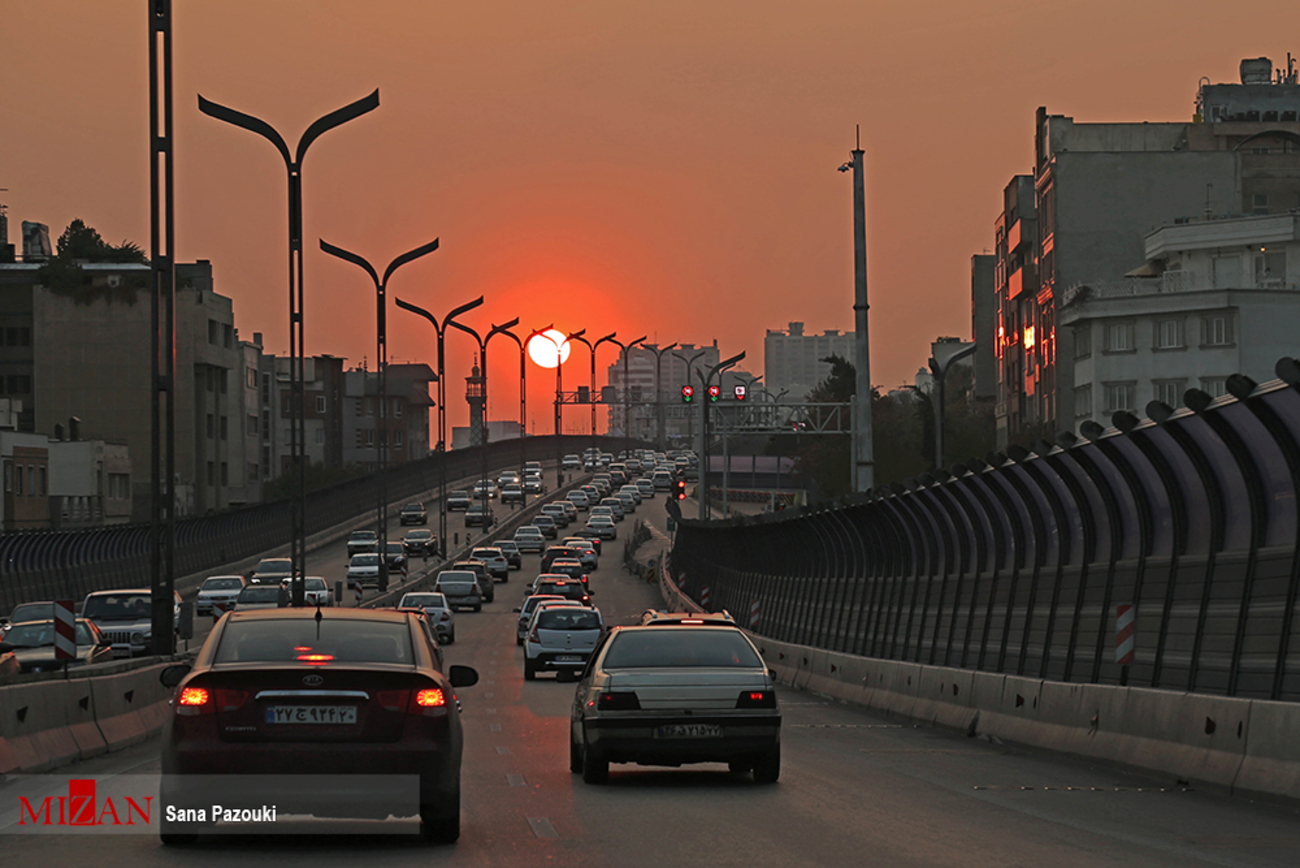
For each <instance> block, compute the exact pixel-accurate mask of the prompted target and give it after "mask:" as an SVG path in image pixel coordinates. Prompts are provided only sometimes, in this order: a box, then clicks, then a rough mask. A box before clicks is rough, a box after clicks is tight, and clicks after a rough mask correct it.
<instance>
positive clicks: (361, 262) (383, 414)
mask: <svg viewBox="0 0 1300 868" xmlns="http://www.w3.org/2000/svg"><path fill="white" fill-rule="evenodd" d="M320 249H321V250H324V251H325V252H326V253H328V254H329V255H330V256H337V257H338V258H339V259H342V260H344V261H345V262H351V263H352V264H353V265H356V266H358V267H359V268H361V269H362V270H363V271H365V272H366V274H368V275H370V280H371V282H372V283H374V285H375V335H376V338H375V358H376V359H378V366H379V388H378V392H379V412H378V413H376V414H375V424H376V425H377V426H379V432H378V434H377V435H376V437H375V439H376V440H378V441H379V442H378V447H379V504H378V506H377V507H376V509H375V521H376V522H377V523H378V525H379V591H380V593H383V592H385V591H387V590H388V437H389V433H388V410H389V407H388V278H390V277H392V275H393V272H394V271H396V270H397V269H398V268H400V267H402V266H403V265H405V264H406V263H408V262H411V261H413V260H416V259H419V258H420V257H421V256H425V255H427V254H430V253H432V252H433V251H435V250H437V249H438V239H437V238H435V239H433V240H432V241H430V242H429V243H428V244H424V245H421V246H420V247H417V248H415V249H414V250H408V251H407V252H405V253H403V254H402V255H401V256H399V257H397V258H396V259H394V260H393V261H392V262H390V263H388V267H387V268H385V269H384V276H383V278H380V276H379V273H378V272H376V271H375V267H374V266H373V265H371V264H370V262H369V261H367V260H366V259H365V258H364V257H362V256H360V255H358V254H356V253H352V252H351V251H348V250H344V249H343V248H342V247H337V246H335V245H333V244H330V243H329V242H328V241H326V240H325V239H323V238H322V239H321V241H320ZM361 400H362V401H365V389H364V388H363V389H362V398H361Z"/></svg>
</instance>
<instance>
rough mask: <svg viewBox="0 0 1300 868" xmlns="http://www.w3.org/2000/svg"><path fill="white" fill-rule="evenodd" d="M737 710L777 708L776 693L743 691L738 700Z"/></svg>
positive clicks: (770, 691) (769, 691)
mask: <svg viewBox="0 0 1300 868" xmlns="http://www.w3.org/2000/svg"><path fill="white" fill-rule="evenodd" d="M736 707H737V708H776V691H774V690H742V691H740V696H739V698H737V699H736Z"/></svg>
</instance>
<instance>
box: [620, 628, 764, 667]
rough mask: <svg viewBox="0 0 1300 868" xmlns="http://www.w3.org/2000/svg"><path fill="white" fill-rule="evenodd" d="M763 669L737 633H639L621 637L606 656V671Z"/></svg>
mask: <svg viewBox="0 0 1300 868" xmlns="http://www.w3.org/2000/svg"><path fill="white" fill-rule="evenodd" d="M679 666H684V667H744V668H761V667H762V666H763V661H762V660H760V659H759V657H758V655H757V654H755V653H754V649H753V648H752V647H751V646H750V644H749V643H748V642H746V641H745V637H744V636H742V635H741V634H740V633H739V632H738V631H735V630H711V631H706V630H691V629H680V628H676V627H673V628H671V629H664V630H636V631H629V632H624V633H620V634H619V635H618V636H617V637H615V639H614V641H613V642H612V643H611V644H610V646H609V651H608V652H606V654H605V662H604V667H605V668H606V669H647V668H657V667H679Z"/></svg>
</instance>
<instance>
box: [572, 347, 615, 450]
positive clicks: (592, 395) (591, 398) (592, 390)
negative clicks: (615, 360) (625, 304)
mask: <svg viewBox="0 0 1300 868" xmlns="http://www.w3.org/2000/svg"><path fill="white" fill-rule="evenodd" d="M586 333H587V330H586V329H582V330H581V331H576V332H574V333H573V334H571V335H569V336H568V337H567V338H565V340H570V341H579V342H581V343H583V344H586V345H587V350H588V351H589V353H590V354H591V385H590V386H588V387H587V388H588V395H587V401H588V402H590V404H591V445H592V447H593V448H594V447H595V445H596V347H598V346H600V345H601V344H602V343H604V342H606V341H612V340H613V339H614V335H616V334H618V332H610V333H609V334H607V335H605V336H604V337H603V338H598V339H597V340H596V342H595V343H592V342H591V341H589V340H587V339H586V338H584V337H583V335H585V334H586Z"/></svg>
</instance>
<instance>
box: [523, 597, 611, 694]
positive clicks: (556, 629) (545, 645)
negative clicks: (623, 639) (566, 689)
mask: <svg viewBox="0 0 1300 868" xmlns="http://www.w3.org/2000/svg"><path fill="white" fill-rule="evenodd" d="M604 630H605V622H604V621H603V620H602V619H601V617H600V612H599V611H598V610H597V609H588V608H582V607H576V606H542V607H540V608H539V609H538V610H537V611H535V612H534V613H533V618H532V621H531V622H529V625H528V636H527V639H525V641H524V680H525V681H532V680H533V679H534V678H536V677H537V673H538V672H547V671H553V672H555V673H556V674H557V675H560V676H566V677H567V676H576V675H577V674H578V672H580V671H581V670H582V667H584V666H586V665H587V658H589V657H590V656H591V654H592V652H593V651H595V650H596V645H597V644H598V643H599V641H600V637H601V635H602V634H603V633H604Z"/></svg>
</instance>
